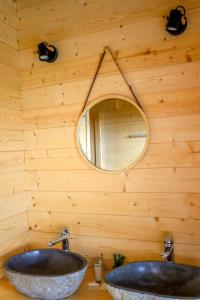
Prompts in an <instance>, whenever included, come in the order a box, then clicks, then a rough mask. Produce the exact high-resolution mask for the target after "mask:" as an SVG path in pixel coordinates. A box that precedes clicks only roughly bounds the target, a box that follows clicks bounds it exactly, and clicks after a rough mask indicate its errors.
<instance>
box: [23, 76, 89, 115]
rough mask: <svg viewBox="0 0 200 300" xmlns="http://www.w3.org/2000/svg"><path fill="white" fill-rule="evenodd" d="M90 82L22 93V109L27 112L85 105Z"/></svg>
mask: <svg viewBox="0 0 200 300" xmlns="http://www.w3.org/2000/svg"><path fill="white" fill-rule="evenodd" d="M90 83H91V82H90V80H87V81H85V80H84V81H78V82H70V83H67V84H63V85H53V86H49V87H45V88H40V89H33V90H25V91H22V93H21V96H22V108H23V110H24V111H25V113H26V111H28V110H32V109H33V110H34V109H43V108H49V107H55V106H64V105H71V104H77V103H82V105H83V103H84V100H85V95H86V93H87V91H88V89H89V86H90Z"/></svg>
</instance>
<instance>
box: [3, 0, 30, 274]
mask: <svg viewBox="0 0 200 300" xmlns="http://www.w3.org/2000/svg"><path fill="white" fill-rule="evenodd" d="M26 210H27V202H26V193H25V173H24V142H23V134H22V112H21V101H20V81H19V54H18V43H17V15H16V7H15V6H14V2H12V1H5V0H0V277H1V276H2V275H3V272H2V264H3V261H4V260H5V258H6V257H7V256H8V255H10V254H11V253H12V252H13V251H14V252H16V251H19V250H21V249H23V247H24V245H25V238H24V235H25V232H26V231H27V216H26V215H27V213H26Z"/></svg>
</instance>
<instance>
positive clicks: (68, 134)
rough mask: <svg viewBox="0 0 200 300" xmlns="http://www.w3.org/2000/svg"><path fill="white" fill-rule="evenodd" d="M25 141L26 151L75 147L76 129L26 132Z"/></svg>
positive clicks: (64, 128)
mask: <svg viewBox="0 0 200 300" xmlns="http://www.w3.org/2000/svg"><path fill="white" fill-rule="evenodd" d="M49 136H50V138H49ZM24 140H25V149H26V150H34V149H45V148H46V149H54V148H68V147H74V146H75V128H73V127H62V128H51V129H42V130H34V131H24Z"/></svg>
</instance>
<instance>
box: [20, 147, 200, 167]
mask: <svg viewBox="0 0 200 300" xmlns="http://www.w3.org/2000/svg"><path fill="white" fill-rule="evenodd" d="M163 167H165V168H166V167H167V168H170V167H172V168H175V167H200V142H199V141H191V142H180V143H160V144H149V146H148V151H147V153H146V155H145V156H144V158H143V159H142V160H141V161H140V162H139V163H138V164H137V165H136V166H135V167H134V168H163ZM25 169H26V170H73V169H77V170H78V169H79V170H80V169H90V166H89V165H88V164H86V163H85V161H84V160H83V158H82V157H81V155H80V154H79V152H78V149H77V148H69V149H52V150H35V151H26V159H25Z"/></svg>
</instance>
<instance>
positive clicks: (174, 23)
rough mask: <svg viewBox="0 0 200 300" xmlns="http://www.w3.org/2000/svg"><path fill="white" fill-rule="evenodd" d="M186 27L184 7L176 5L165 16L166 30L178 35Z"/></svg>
mask: <svg viewBox="0 0 200 300" xmlns="http://www.w3.org/2000/svg"><path fill="white" fill-rule="evenodd" d="M186 27H187V18H186V16H185V8H184V7H183V6H177V7H176V8H175V9H172V10H171V11H170V14H169V17H167V25H166V30H167V32H169V33H170V34H172V35H179V34H181V33H183V32H184V31H185V29H186Z"/></svg>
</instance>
